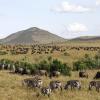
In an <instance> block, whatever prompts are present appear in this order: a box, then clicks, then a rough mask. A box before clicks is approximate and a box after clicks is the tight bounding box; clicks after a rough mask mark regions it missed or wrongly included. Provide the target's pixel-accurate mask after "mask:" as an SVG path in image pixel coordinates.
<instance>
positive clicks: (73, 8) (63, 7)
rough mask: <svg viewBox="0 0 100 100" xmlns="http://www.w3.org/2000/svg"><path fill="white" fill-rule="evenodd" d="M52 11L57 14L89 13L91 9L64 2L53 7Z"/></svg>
mask: <svg viewBox="0 0 100 100" xmlns="http://www.w3.org/2000/svg"><path fill="white" fill-rule="evenodd" d="M54 10H55V11H57V12H88V11H91V8H88V7H84V6H80V5H75V4H70V3H69V2H67V1H65V2H62V3H61V4H60V5H59V6H57V7H55V8H54Z"/></svg>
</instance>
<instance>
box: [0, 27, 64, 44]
mask: <svg viewBox="0 0 100 100" xmlns="http://www.w3.org/2000/svg"><path fill="white" fill-rule="evenodd" d="M62 41H65V39H63V38H61V37H59V36H57V35H55V34H52V33H50V32H48V31H45V30H42V29H39V28H37V27H32V28H29V29H26V30H22V31H19V32H16V33H14V34H11V35H10V36H8V37H6V38H4V39H1V40H0V43H2V44H47V43H52V42H62Z"/></svg>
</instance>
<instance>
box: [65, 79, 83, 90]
mask: <svg viewBox="0 0 100 100" xmlns="http://www.w3.org/2000/svg"><path fill="white" fill-rule="evenodd" d="M69 86H70V87H71V90H72V89H73V88H75V87H77V88H78V89H81V82H79V80H70V81H67V84H66V85H65V87H64V89H68V87H69Z"/></svg>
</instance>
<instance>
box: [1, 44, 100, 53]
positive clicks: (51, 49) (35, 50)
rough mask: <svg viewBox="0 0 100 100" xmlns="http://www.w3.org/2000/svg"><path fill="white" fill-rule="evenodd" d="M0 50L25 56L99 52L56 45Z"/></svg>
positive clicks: (94, 49) (5, 46)
mask: <svg viewBox="0 0 100 100" xmlns="http://www.w3.org/2000/svg"><path fill="white" fill-rule="evenodd" d="M0 50H6V51H7V53H8V52H10V54H27V53H28V52H29V51H31V54H50V53H51V54H52V53H53V52H65V51H66V50H77V51H80V50H84V51H99V50H100V47H92V46H91V47H81V46H77V47H74V46H57V45H50V44H48V45H30V46H24V45H14V46H10V45H1V47H0Z"/></svg>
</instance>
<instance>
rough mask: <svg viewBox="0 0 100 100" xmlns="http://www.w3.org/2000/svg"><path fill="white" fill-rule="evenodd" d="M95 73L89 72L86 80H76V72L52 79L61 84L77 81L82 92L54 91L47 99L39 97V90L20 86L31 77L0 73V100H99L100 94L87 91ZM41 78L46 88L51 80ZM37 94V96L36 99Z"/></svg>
mask: <svg viewBox="0 0 100 100" xmlns="http://www.w3.org/2000/svg"><path fill="white" fill-rule="evenodd" d="M96 72H97V71H96V70H95V71H89V72H88V73H89V78H88V79H80V78H78V73H77V72H73V73H72V76H71V77H64V76H61V77H59V78H53V79H52V80H60V81H62V83H63V84H65V83H66V81H67V80H70V79H79V80H80V81H81V82H82V90H80V91H78V90H77V89H76V90H73V91H71V90H68V91H65V90H63V91H62V92H61V91H60V90H59V91H54V92H53V93H52V94H51V96H50V98H48V97H47V96H43V95H41V94H40V90H39V89H27V88H26V87H24V86H22V84H21V83H22V80H23V79H25V78H27V77H31V76H21V75H16V74H11V73H9V72H8V71H0V100H100V93H97V92H96V91H95V89H94V90H93V91H88V84H89V81H91V80H92V79H93V77H94V75H95V73H96ZM41 78H42V79H43V82H44V84H43V85H44V86H48V84H49V82H50V81H51V79H49V78H48V77H41ZM37 94H39V96H38V97H37Z"/></svg>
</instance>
